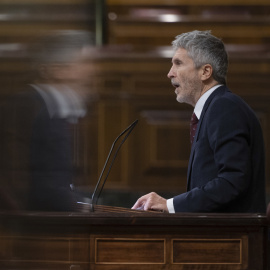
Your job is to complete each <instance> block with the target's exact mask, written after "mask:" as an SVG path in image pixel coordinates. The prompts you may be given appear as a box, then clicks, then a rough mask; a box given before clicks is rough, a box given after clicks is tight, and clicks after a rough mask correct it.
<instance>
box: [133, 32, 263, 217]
mask: <svg viewBox="0 0 270 270" xmlns="http://www.w3.org/2000/svg"><path fill="white" fill-rule="evenodd" d="M172 44H173V47H174V50H175V51H174V52H175V53H174V56H173V58H172V67H171V70H170V71H169V73H168V78H169V79H170V80H171V83H172V85H173V86H174V87H175V93H176V96H177V97H176V99H177V101H178V102H180V103H182V102H185V103H187V104H190V105H192V106H193V107H194V113H193V115H192V124H191V143H192V147H191V154H190V159H189V165H188V175H187V192H185V193H183V194H180V195H178V196H175V197H174V198H172V199H168V200H166V199H164V198H162V197H160V196H159V195H157V194H156V193H154V192H152V193H149V194H147V195H145V196H143V197H141V198H139V199H138V201H137V202H136V203H135V205H134V206H133V208H134V209H138V208H139V209H144V210H149V209H153V210H163V211H165V212H170V213H175V212H246V213H252V212H253V213H254V212H263V213H264V212H265V211H266V209H265V207H266V204H265V159H264V144H263V136H262V130H261V127H260V124H259V121H258V119H257V118H256V115H255V114H254V112H253V111H252V110H251V108H250V107H249V106H248V105H247V104H246V103H245V102H244V101H243V100H242V99H241V98H240V97H238V96H236V95H235V94H233V93H232V92H230V90H229V89H228V88H227V87H226V74H227V67H228V57H227V53H226V50H225V47H224V44H223V43H222V41H221V40H220V39H218V38H216V37H214V36H213V35H211V33H210V31H192V32H189V33H184V34H181V35H179V36H177V37H176V39H175V40H174V41H173V43H172Z"/></svg>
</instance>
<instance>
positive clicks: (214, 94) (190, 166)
mask: <svg viewBox="0 0 270 270" xmlns="http://www.w3.org/2000/svg"><path fill="white" fill-rule="evenodd" d="M226 90H227V88H226V87H225V86H221V87H219V88H217V89H216V90H215V91H214V92H213V93H212V94H211V95H210V96H209V98H208V99H207V100H206V102H205V104H204V106H203V110H202V113H201V116H200V120H199V122H198V125H197V129H196V133H195V137H194V142H193V144H192V147H191V152H190V157H189V163H188V172H187V190H189V184H190V175H191V168H192V163H193V158H194V150H195V145H196V141H197V139H198V135H199V133H200V128H201V124H202V122H203V119H204V116H205V113H206V111H207V109H208V107H209V105H210V104H211V102H212V101H213V99H214V98H215V97H216V96H219V95H221V94H222V93H224V91H226Z"/></svg>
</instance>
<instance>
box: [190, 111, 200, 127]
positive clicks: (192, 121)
mask: <svg viewBox="0 0 270 270" xmlns="http://www.w3.org/2000/svg"><path fill="white" fill-rule="evenodd" d="M198 122H199V120H198V118H197V116H196V114H195V113H193V114H192V116H191V120H190V123H191V125H196V124H197V123H198Z"/></svg>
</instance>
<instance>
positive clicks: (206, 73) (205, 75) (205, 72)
mask: <svg viewBox="0 0 270 270" xmlns="http://www.w3.org/2000/svg"><path fill="white" fill-rule="evenodd" d="M212 74H213V68H212V66H211V65H210V64H205V65H203V66H202V67H201V80H202V81H206V80H208V79H209V78H210V77H211V76H212Z"/></svg>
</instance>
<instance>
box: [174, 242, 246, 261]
mask: <svg viewBox="0 0 270 270" xmlns="http://www.w3.org/2000/svg"><path fill="white" fill-rule="evenodd" d="M173 263H177V264H178V263H179V264H224V263H226V264H241V263H242V240H241V239H174V240H173Z"/></svg>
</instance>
